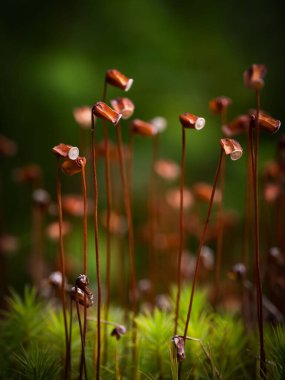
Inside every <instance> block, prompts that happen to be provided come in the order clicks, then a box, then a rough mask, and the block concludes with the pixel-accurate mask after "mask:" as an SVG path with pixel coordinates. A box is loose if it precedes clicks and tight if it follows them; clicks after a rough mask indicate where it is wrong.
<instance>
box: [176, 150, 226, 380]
mask: <svg viewBox="0 0 285 380" xmlns="http://www.w3.org/2000/svg"><path fill="white" fill-rule="evenodd" d="M223 158H224V151H223V149H222V148H221V151H220V158H219V163H218V168H217V171H216V175H215V179H214V184H213V189H212V193H211V198H210V203H209V208H208V212H207V218H206V222H205V225H204V229H203V232H202V236H201V238H200V243H199V247H198V252H197V256H196V265H195V272H194V277H193V283H192V289H191V296H190V301H189V307H188V313H187V318H186V324H185V329H184V334H183V339H184V342H185V340H186V336H187V331H188V326H189V322H190V317H191V311H192V305H193V300H194V293H195V287H196V280H197V274H198V269H199V263H200V257H201V251H202V247H203V245H204V241H205V237H206V232H207V228H208V224H209V221H210V216H211V211H212V207H213V200H214V196H215V191H216V187H217V182H218V179H219V176H220V171H221V166H222V163H223ZM181 368H182V362H180V363H179V368H178V379H179V380H180V379H181Z"/></svg>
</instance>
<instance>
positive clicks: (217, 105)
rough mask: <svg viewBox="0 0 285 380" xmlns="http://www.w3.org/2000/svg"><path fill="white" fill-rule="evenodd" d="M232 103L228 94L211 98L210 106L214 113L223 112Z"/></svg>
mask: <svg viewBox="0 0 285 380" xmlns="http://www.w3.org/2000/svg"><path fill="white" fill-rule="evenodd" d="M231 104H232V100H231V99H230V98H228V97H226V96H218V97H217V98H215V99H212V100H210V102H209V108H210V110H211V111H212V112H213V113H214V114H218V115H219V114H221V113H222V112H223V111H224V110H225V109H226V108H228V107H229V106H230V105H231Z"/></svg>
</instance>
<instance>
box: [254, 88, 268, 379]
mask: <svg viewBox="0 0 285 380" xmlns="http://www.w3.org/2000/svg"><path fill="white" fill-rule="evenodd" d="M259 110H260V93H259V91H256V120H255V126H256V135H255V152H254V154H253V149H251V154H252V163H253V166H254V168H253V169H254V170H253V174H254V178H253V197H254V227H255V272H256V290H257V292H256V302H257V311H258V312H257V316H258V327H259V343H260V377H261V378H262V379H264V378H266V360H265V350H264V337H263V306H262V285H261V275H260V257H259V202H258V151H259V120H258V119H259ZM251 138H252V134H251ZM251 148H253V144H252V142H251Z"/></svg>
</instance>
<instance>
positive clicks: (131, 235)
mask: <svg viewBox="0 0 285 380" xmlns="http://www.w3.org/2000/svg"><path fill="white" fill-rule="evenodd" d="M116 132H117V140H118V151H119V159H120V171H121V177H122V183H123V192H124V203H125V210H126V215H127V221H128V229H129V260H130V287H131V302H132V309H133V360H136V335H137V331H136V330H137V329H136V323H135V317H136V315H137V300H136V274H135V257H134V231H133V220H132V208H131V202H130V197H129V191H128V185H127V181H126V176H125V170H124V153H123V149H122V145H123V144H122V136H121V128H120V125H119V124H117V126H116Z"/></svg>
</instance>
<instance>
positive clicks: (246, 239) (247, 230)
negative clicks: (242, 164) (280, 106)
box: [242, 133, 253, 267]
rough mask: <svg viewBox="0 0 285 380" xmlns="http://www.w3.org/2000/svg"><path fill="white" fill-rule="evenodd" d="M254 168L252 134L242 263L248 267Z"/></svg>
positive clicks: (247, 173) (247, 153)
mask: <svg viewBox="0 0 285 380" xmlns="http://www.w3.org/2000/svg"><path fill="white" fill-rule="evenodd" d="M252 177H253V172H252V166H251V153H250V134H249V133H248V134H247V142H246V199H245V224H244V233H243V247H242V262H243V264H244V265H245V266H246V267H247V265H248V251H249V243H250V242H249V237H250V235H251V234H250V231H251V189H252Z"/></svg>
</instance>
